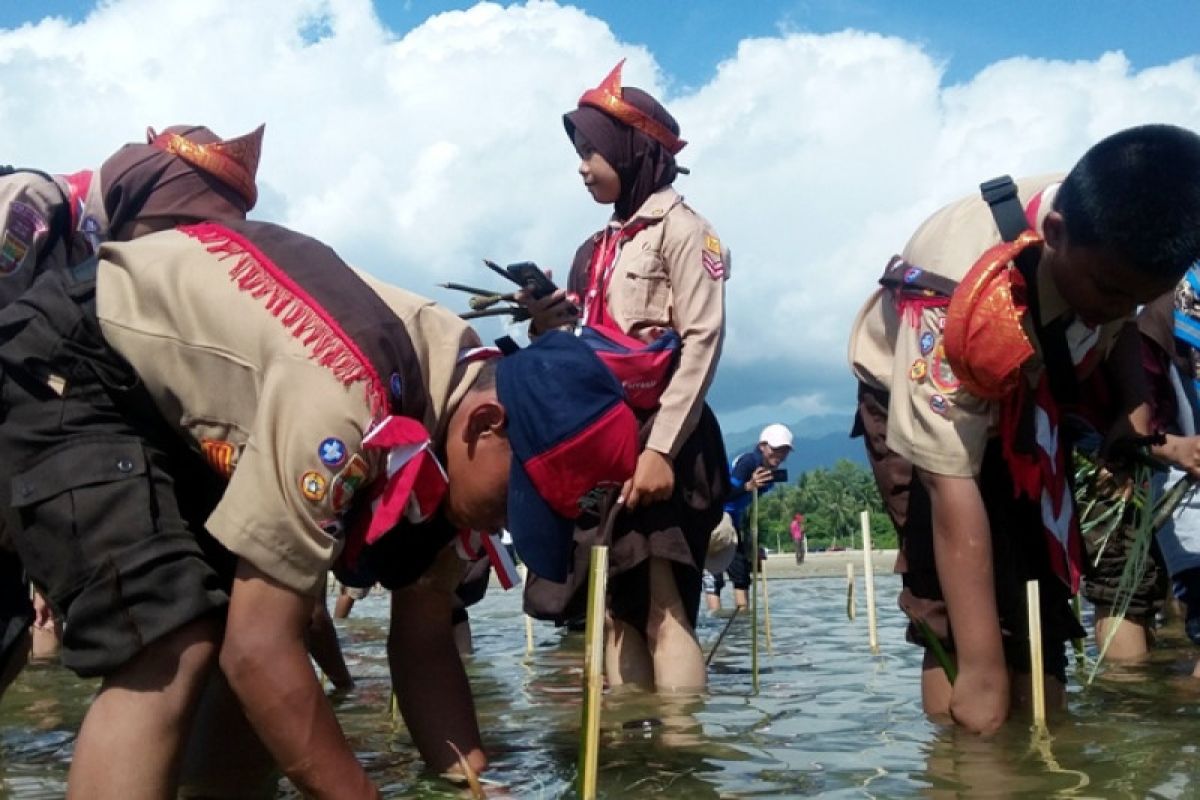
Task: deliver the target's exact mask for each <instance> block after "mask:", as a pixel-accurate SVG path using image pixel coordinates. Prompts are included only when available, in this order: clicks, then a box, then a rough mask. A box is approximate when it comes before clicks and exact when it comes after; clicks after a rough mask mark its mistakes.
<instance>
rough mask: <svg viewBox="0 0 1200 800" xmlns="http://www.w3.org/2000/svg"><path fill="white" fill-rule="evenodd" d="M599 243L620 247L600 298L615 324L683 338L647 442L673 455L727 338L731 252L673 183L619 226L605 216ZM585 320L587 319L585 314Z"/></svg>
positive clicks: (634, 332) (645, 336)
mask: <svg viewBox="0 0 1200 800" xmlns="http://www.w3.org/2000/svg"><path fill="white" fill-rule="evenodd" d="M600 237H601V238H600V239H599V240H598V241H597V242H596V248H597V249H599V248H602V247H605V246H606V244H607V245H608V246H616V247H618V248H619V249H618V251H617V254H616V258H615V259H614V260H611V261H606V260H603V259H602V260H600V261H599V262H598V263H599V265H600V266H607V267H608V269H607V270H606V272H607V273H608V276H607V291H606V293H605V297H604V304H605V307H606V308H607V311H608V313H609V315H611V317H612V319H613V321H614V322H615V323H616V324H617V326H618V327H619V328H620V329H621V330H622V331H624V332H625V333H627V334H629V335H630V336H633V337H636V338H639V339H642V340H644V341H652V340H653V339H654V338H656V336H657V335H658V334H659V333H660V332H661V331H662V330H663V329H666V328H672V329H674V330H675V331H676V332H678V333H679V335H680V337H681V338H682V340H683V346H682V348H681V352H680V356H679V364H678V366H677V367H676V368H675V372H674V373H673V374H672V376H671V379H670V382H669V384H668V385H667V388H666V390H665V391H664V392H663V394H662V397H661V398H660V400H659V403H660V406H659V410H658V415H657V416H656V417H655V420H654V425H653V427H652V428H651V431H650V438H649V440H648V441H647V442H646V448H647V449H649V450H656V451H658V452H660V453H665V454H667V455H669V456H671V457H674V456H676V455H678V453H679V448H680V447H682V446H683V442H684V440H686V439H687V437H688V436H689V435H691V433H692V431H693V430H694V429H695V427H696V423H697V421H698V420H699V419H700V412H701V410H702V408H703V406H704V396H705V394H706V393H707V392H708V387H709V384H710V383H712V378H713V373H714V372H716V368H717V361H718V359H719V358H720V356H721V344H722V342H723V340H724V338H725V279H726V277H727V276H728V266H727V264H726V262H727V260H728V256H727V255H726V254H725V253H723V251H722V248H721V242H720V240H719V239H718V238H717V236H716V234H715V233H714V232H713V230H712V227H711V226H710V225H709V224H708V221H707V220H705V219H704V218H703V217H701V216H700V215H699V214H697V213H696V212H695V211H693V210H692V209H691V208H690V207H689V206H688V205H686V204H685V203H684V202H683V197H682V196H681V195H680V194H679V193H678V192H676V191H675V190H674V189H673V188H671V187H667V188H665V189H662V190H660V191H658V192H656V193H654V194H652V195H650V197H649V198H647V199H646V202H645V203H643V204H642V207H641V208H639V209H638V211H637V213H636V214H634V215H633V216H632V217H631V218H630V219H629V220H628V221H627V222H626V223H625V224H624V225H623V226H622V225H620V224H619V223H616V222H613V223H610V224H609V226H608V227H607V228H605V230H604V231H603V232H602V233H601V234H600ZM584 322H585V323H587V322H590V320H584Z"/></svg>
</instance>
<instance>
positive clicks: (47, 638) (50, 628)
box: [29, 591, 62, 661]
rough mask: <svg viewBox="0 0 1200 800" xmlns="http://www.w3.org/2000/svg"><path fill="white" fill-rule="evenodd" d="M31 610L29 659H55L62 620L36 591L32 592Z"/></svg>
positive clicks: (60, 640) (57, 652)
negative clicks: (31, 639)
mask: <svg viewBox="0 0 1200 800" xmlns="http://www.w3.org/2000/svg"><path fill="white" fill-rule="evenodd" d="M33 610H34V615H33V625H32V626H31V627H30V629H29V632H30V634H31V635H32V636H33V643H32V645H31V646H30V648H29V660H30V661H56V660H57V659H58V654H59V652H60V651H61V650H62V622H61V621H60V620H59V619H58V617H56V616H55V615H54V612H53V611H52V610H51V609H50V605H49V604H48V603H47V602H46V600H45V598H44V597H42V595H41V593H40V592H37V591H34V593H33Z"/></svg>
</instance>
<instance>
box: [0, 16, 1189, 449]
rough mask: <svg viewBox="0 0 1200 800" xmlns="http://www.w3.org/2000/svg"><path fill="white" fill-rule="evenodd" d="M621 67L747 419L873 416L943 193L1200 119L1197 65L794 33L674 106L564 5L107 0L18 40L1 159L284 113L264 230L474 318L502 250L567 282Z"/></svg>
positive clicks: (739, 415) (596, 211)
mask: <svg viewBox="0 0 1200 800" xmlns="http://www.w3.org/2000/svg"><path fill="white" fill-rule="evenodd" d="M620 58H626V59H628V60H627V64H626V68H625V78H626V82H627V83H628V84H636V85H639V86H641V87H643V88H645V89H647V90H648V91H650V92H651V93H654V94H656V95H657V96H659V97H660V99H662V100H664V102H665V103H666V104H667V106H668V107H669V108H670V109H671V110H672V112H673V113H674V114H675V115H676V117H677V118H678V119H679V121H680V123H681V125H682V128H683V132H684V136H685V138H687V139H688V140H689V142H690V144H689V146H688V147H687V149H686V150H684V151H683V153H682V156H681V161H682V162H683V163H685V164H687V165H688V166H690V167H691V168H692V170H693V172H692V174H691V175H690V176H684V177H681V178H680V179H679V181H678V182H677V187H678V188H679V189H680V191H682V192H683V193H684V194H685V195H686V196H687V197H688V199H689V201H690V202H692V203H693V205H694V206H695V207H696V208H697V209H698V210H699V211H700V212H701V213H702V214H704V215H705V216H706V217H708V219H709V220H710V221H711V222H712V223H713V225H714V226H715V227H716V229H717V231H718V232H719V233H720V235H721V237H722V239H723V240H725V242H726V243H727V244H728V245H730V246H731V247H732V249H733V252H734V277H733V280H732V281H731V282H730V285H729V293H728V300H729V335H728V339H727V345H726V351H725V357H724V360H723V362H722V369H721V371H720V373H719V375H718V381H717V385H716V386H715V388H714V393H713V402H714V404H715V405H716V406H717V409H718V411H720V412H722V414H723V415H724V416H725V417H726V418H727V419H728V420H730V421H731V427H733V428H735V429H736V428H738V427H749V426H750V425H752V424H755V423H757V422H759V421H761V420H762V419H763V418H764V417H767V416H771V415H772V414H779V415H782V416H783V417H785V418H789V419H790V418H792V417H793V415H795V414H796V413H797V412H798V411H800V410H801V409H802V410H804V412H805V413H818V412H824V411H829V410H841V409H845V408H847V407H848V406H849V405H850V403H851V402H852V396H851V392H852V384H851V383H850V381H849V378H848V373H847V372H846V370H845V366H844V361H845V357H844V353H845V340H846V335H847V332H848V329H849V325H850V321H851V319H852V318H853V315H854V313H855V311H856V310H857V307H858V305H859V304H860V302H861V301H862V299H863V298H864V297H865V295H866V294H867V293H868V292H869V291H870V290H871V287H872V285H873V282H874V280H875V278H876V277H877V276H878V273H879V272H880V270H881V269H882V266H883V264H884V263H885V262H886V260H887V258H888V257H889V256H890V255H891V254H892V253H893V252H895V251H897V250H898V249H899V248H900V247H901V246H902V245H903V243H904V241H905V240H906V239H907V237H908V234H909V233H910V232H911V230H912V229H913V228H914V227H915V226H916V224H917V223H918V222H919V221H920V220H921V219H922V218H924V217H925V216H926V215H927V214H928V213H930V212H931V211H933V210H934V209H935V208H936V207H937V206H938V205H940V204H941V203H944V202H946V201H949V200H951V199H953V198H955V197H957V196H959V195H962V194H965V193H968V192H971V191H973V188H974V187H975V186H976V185H977V184H978V183H979V182H980V181H982V180H985V179H987V178H990V177H993V176H995V175H997V174H1001V173H1011V174H1013V175H1020V174H1032V173H1040V172H1046V171H1050V170H1055V169H1066V168H1068V167H1069V166H1070V165H1071V164H1072V163H1073V161H1074V160H1075V159H1076V158H1077V157H1078V156H1079V155H1080V154H1082V152H1083V151H1084V150H1085V149H1086V148H1087V147H1088V146H1089V145H1090V144H1092V143H1093V142H1095V141H1096V140H1098V139H1099V138H1101V137H1103V136H1104V135H1106V134H1109V133H1112V132H1114V131H1116V130H1118V129H1120V128H1123V127H1126V126H1129V125H1133V124H1139V123H1144V122H1172V123H1176V124H1180V125H1184V126H1187V127H1190V128H1193V129H1200V104H1198V103H1197V101H1196V98H1197V97H1200V58H1197V57H1192V58H1187V59H1183V60H1180V61H1176V62H1174V63H1167V64H1162V65H1158V66H1154V67H1150V68H1146V69H1142V70H1134V69H1133V68H1132V67H1131V65H1130V63H1129V61H1128V60H1127V59H1126V58H1125V57H1124V56H1123V55H1122V54H1121V53H1106V54H1097V56H1096V58H1095V59H1093V60H1085V61H1072V62H1065V61H1047V60H1038V59H1029V58H1012V59H1007V60H1003V61H999V62H996V63H993V64H991V65H990V66H988V67H987V68H986V69H984V70H982V71H981V72H979V73H978V74H977V75H975V76H973V77H972V78H971V79H970V80H969V81H966V82H963V83H957V84H953V85H951V84H948V83H947V81H946V79H945V71H944V65H943V64H942V63H941V62H939V60H938V59H937V58H935V57H934V56H932V55H931V54H930V53H929V52H928V51H927V50H926V49H924V48H923V47H922V46H921V45H920V44H918V43H915V42H910V41H905V40H903V39H899V38H895V37H887V36H881V35H878V34H873V33H870V32H862V31H853V30H847V31H843V32H840V33H833V34H826V35H813V34H806V33H803V32H785V33H780V34H779V35H778V36H774V37H768V38H755V39H747V40H744V41H742V42H741V43H740V44H739V46H738V48H737V52H736V54H735V55H734V56H733V57H731V58H729V59H728V60H726V61H725V62H723V63H721V64H720V65H719V67H718V69H717V71H716V73H715V74H714V75H713V76H711V79H710V80H708V82H707V83H704V84H702V85H699V86H696V87H694V88H689V89H687V90H686V93H683V94H675V95H673V94H671V93H670V91H669V89H670V87H671V86H672V83H671V80H670V77H669V76H666V75H664V74H663V72H662V70H661V69H660V67H659V66H658V65H657V63H656V61H655V57H654V53H653V52H652V50H650V49H648V48H647V47H646V46H645V45H642V44H639V43H630V42H623V41H620V40H619V39H618V38H617V37H616V36H615V35H614V34H613V33H612V31H611V30H610V28H609V27H608V25H607V24H606V23H605V22H604V21H603V20H602V19H598V18H596V17H594V16H589V15H588V14H587V13H585V12H583V11H581V10H579V9H576V8H573V7H570V6H563V5H558V4H556V3H552V2H529V3H527V4H524V5H512V6H500V5H496V4H493V3H481V4H479V5H477V6H474V7H472V8H469V9H467V10H464V11H455V12H447V13H443V14H439V15H436V16H433V17H430V18H429V19H427V20H425V21H424V22H422V23H421V24H419V25H417V26H416V27H415V28H413V29H412V30H410V31H407V32H405V33H403V34H402V35H400V34H397V33H395V32H393V31H390V30H388V29H387V28H386V27H385V26H384V25H383V24H382V23H381V22H380V20H379V18H378V16H377V14H376V11H375V8H374V7H373V6H372V4H371V3H370V2H368V0H258V1H257V2H255V3H245V2H235V0H208V2H205V3H184V2H164V0H108V2H104V3H101V4H100V5H99V6H97V7H96V9H95V10H93V11H92V12H91V13H90V14H89V15H88V16H87V17H86V18H85V19H83V20H82V21H80V22H77V23H68V22H66V21H63V20H57V19H47V20H43V21H41V22H38V23H35V24H29V25H25V26H23V27H21V28H17V29H12V30H0V113H2V114H3V118H4V119H5V125H4V126H3V128H0V154H2V157H3V160H4V161H6V162H11V163H14V164H21V165H28V166H38V167H41V168H44V169H48V170H51V171H62V172H67V171H74V170H76V169H80V168H85V167H90V166H96V165H98V164H99V162H100V161H101V160H102V159H103V158H104V157H105V156H106V155H107V154H108V153H110V152H112V151H113V150H114V149H115V148H116V147H117V146H118V145H120V144H121V143H123V142H125V141H130V140H133V139H136V138H138V137H139V136H140V135H141V132H142V130H143V129H144V127H145V126H147V125H153V126H155V127H160V128H161V127H164V126H166V125H169V124H173V123H179V122H200V123H204V124H207V125H209V126H210V127H212V128H213V129H214V130H216V131H217V132H218V133H221V134H224V135H233V134H239V133H242V132H245V131H247V130H249V129H250V128H252V127H254V126H255V125H257V124H258V123H259V122H266V123H267V136H266V142H265V146H264V153H263V162H262V166H261V169H260V175H259V177H260V184H261V187H262V188H261V197H262V199H261V200H260V207H259V208H258V209H256V212H255V213H256V216H258V217H260V218H265V219H271V220H273V221H278V222H281V223H283V224H286V225H289V226H292V227H295V228H297V229H299V230H302V231H304V232H306V233H310V234H312V235H314V236H317V237H318V238H321V239H323V240H324V241H326V242H328V243H329V244H330V245H332V246H333V247H335V248H336V249H338V250H339V252H341V253H342V254H343V255H344V256H345V257H346V259H347V260H349V261H351V262H353V263H355V264H357V265H359V266H361V267H363V268H365V269H367V270H369V271H371V272H374V273H375V274H377V275H379V276H381V277H383V278H385V279H387V280H390V281H393V282H395V283H398V284H400V285H403V286H405V287H408V288H411V289H413V290H416V291H420V292H422V293H425V294H428V295H430V296H434V297H437V298H438V299H441V300H444V301H447V302H450V303H453V304H455V306H456V307H464V304H463V300H462V298H461V297H457V296H453V295H450V294H448V293H446V292H444V291H442V290H440V289H436V288H435V284H436V283H438V282H440V281H445V280H453V279H459V280H464V281H470V280H474V281H476V282H481V283H487V282H488V278H489V276H488V275H487V273H485V272H483V271H482V269H481V268H479V267H478V263H479V258H480V257H482V256H486V257H491V258H494V259H496V260H499V261H516V260H523V259H532V260H536V261H538V262H539V263H541V264H543V265H544V266H550V267H556V268H557V271H558V274H560V275H562V274H563V272H564V271H565V268H566V266H567V265H568V264H569V260H570V257H571V255H572V254H573V252H574V250H575V247H576V246H577V244H578V243H579V241H581V240H582V239H583V237H584V236H586V235H587V234H588V233H589V232H590V231H592V230H594V229H595V228H597V227H599V225H600V224H601V223H602V222H603V220H604V217H605V210H604V209H602V208H601V207H599V206H596V205H595V204H594V203H592V201H591V200H590V198H589V197H588V196H587V195H586V194H585V192H584V191H583V189H582V188H581V186H580V185H579V180H578V177H577V176H576V175H575V172H574V170H575V166H576V160H575V156H574V152H573V151H572V149H571V147H570V145H569V143H568V142H567V140H566V137H565V135H564V134H563V130H562V126H561V122H560V116H561V114H562V113H563V112H564V111H566V110H568V109H569V108H571V107H573V106H574V104H575V101H576V99H577V98H578V96H579V94H580V92H581V91H582V90H583V89H585V88H588V87H590V86H592V85H594V84H595V83H597V82H598V81H599V80H600V78H602V77H603V76H604V75H605V74H606V73H607V71H608V70H609V69H610V68H611V67H612V65H613V64H615V63H616V61H617V60H618V59H620Z"/></svg>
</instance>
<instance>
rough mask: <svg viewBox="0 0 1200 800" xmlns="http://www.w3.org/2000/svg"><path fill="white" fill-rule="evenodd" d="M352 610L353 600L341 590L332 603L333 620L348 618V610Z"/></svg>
mask: <svg viewBox="0 0 1200 800" xmlns="http://www.w3.org/2000/svg"><path fill="white" fill-rule="evenodd" d="M352 608H354V598H353V597H351V596H350V595H348V594H347V593H346V590H345V589H343V590H342V592H341V593H340V594H339V595H338V596H337V600H335V601H334V603H333V618H334V619H345V618H346V617H348V616H350V609H352Z"/></svg>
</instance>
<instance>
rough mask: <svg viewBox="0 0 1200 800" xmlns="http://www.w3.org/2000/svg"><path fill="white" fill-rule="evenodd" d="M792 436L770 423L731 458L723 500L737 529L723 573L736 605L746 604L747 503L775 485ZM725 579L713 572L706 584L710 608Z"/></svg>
mask: <svg viewBox="0 0 1200 800" xmlns="http://www.w3.org/2000/svg"><path fill="white" fill-rule="evenodd" d="M793 440H794V437H793V436H792V432H791V430H790V429H789V428H788V427H787V426H786V425H781V424H780V423H778V422H776V423H772V424H771V425H768V426H766V427H765V428H763V429H762V433H760V434H759V436H758V445H757V446H756V447H755V448H754V449H753V450H750V451H747V452H745V453H742V454H741V455H739V456H738V457H737V458H735V459H734V460H733V466H732V468H731V469H730V483H731V484H732V489H731V490H730V492H729V499H728V500H726V501H725V513H726V514H728V515H729V516H730V518H731V519H732V520H733V526H734V528H735V529H736V530H737V536H738V546H737V549H736V550H735V551H734V554H733V561H732V562H730V564H729V568H728V569H727V570H726V573H727V574H728V575H729V580H730V582H731V583H732V584H733V602H734V603H735V604H736V605H737V607H738V608H742V609H744V608H746V603H747V599H748V598H747V594H746V593H747V591H748V590H749V588H750V578H751V569H750V548H751V546H752V545H751V543H750V538H751V537H750V535H749V531H748V530H747V527H746V525H747V522H748V520H747V514H748V512H749V511H750V504H751V502H752V500H753V499H754V494H755V492H757V493H758V494H759V495H760V496H761V495H763V494H765V493H767V492H769V491H771V490H772V489H773V488H775V479H776V477H778V472H777V470H779V469H780V467H782V466H783V462H785V461H787V457H788V456H789V455H791V453H792V444H793ZM764 557H765V554H764V552H763V548H762V547H761V546H760V547H759V553H758V558H759V562H760V563H761V561H762V559H763V558H764ZM724 586H725V581H724V579H723V578H722V577H721V576H720V575H714V576H713V581H712V587H711V589H709V588H708V587H706V589H705V591H706V599H707V602H708V608H709V610H710V611H716V610H718V609H720V607H721V589H722V588H724Z"/></svg>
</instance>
